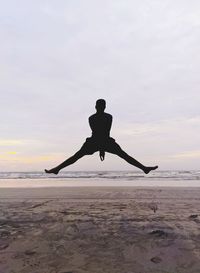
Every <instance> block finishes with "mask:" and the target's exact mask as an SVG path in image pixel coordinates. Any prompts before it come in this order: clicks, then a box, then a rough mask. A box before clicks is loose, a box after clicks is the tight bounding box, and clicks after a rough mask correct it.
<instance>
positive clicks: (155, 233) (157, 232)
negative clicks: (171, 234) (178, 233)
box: [149, 229, 168, 237]
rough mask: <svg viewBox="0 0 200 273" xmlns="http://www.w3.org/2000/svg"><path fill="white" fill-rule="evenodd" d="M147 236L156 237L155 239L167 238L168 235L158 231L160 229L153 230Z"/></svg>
mask: <svg viewBox="0 0 200 273" xmlns="http://www.w3.org/2000/svg"><path fill="white" fill-rule="evenodd" d="M149 234H151V235H156V236H157V237H167V236H168V234H167V233H166V232H165V231H163V230H160V229H157V230H153V231H151V232H150V233H149Z"/></svg>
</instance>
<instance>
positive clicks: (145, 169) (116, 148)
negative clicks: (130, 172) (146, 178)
mask: <svg viewBox="0 0 200 273" xmlns="http://www.w3.org/2000/svg"><path fill="white" fill-rule="evenodd" d="M106 151H107V152H109V153H112V154H116V155H118V156H119V157H121V158H123V159H124V160H126V162H128V163H129V164H131V165H133V166H135V167H137V168H139V169H141V170H142V171H143V172H144V173H146V174H147V173H149V172H150V171H152V170H155V169H157V168H158V166H153V167H147V166H144V165H143V164H142V163H140V162H139V161H137V160H136V159H135V158H133V157H131V156H130V155H128V154H127V153H126V152H124V151H123V150H122V149H121V147H120V146H119V145H118V144H117V143H116V142H115V143H113V144H112V145H110V146H109V147H108V148H107V149H106Z"/></svg>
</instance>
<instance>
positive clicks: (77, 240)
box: [0, 187, 200, 273]
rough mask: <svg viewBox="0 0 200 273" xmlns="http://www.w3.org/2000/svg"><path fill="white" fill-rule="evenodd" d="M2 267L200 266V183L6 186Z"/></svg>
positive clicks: (59, 271)
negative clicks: (177, 185)
mask: <svg viewBox="0 0 200 273" xmlns="http://www.w3.org/2000/svg"><path fill="white" fill-rule="evenodd" d="M0 206H1V209H0V273H86V272H87V273H149V272H152V273H199V272H200V212H199V208H200V189H199V188H165V187H162V188H147V187H145V188H144V187H143V188H142V187H132V188H130V187H106V188H105V187H76V188H70V187H59V188H56V187H54V188H20V189H16V188H1V190H0Z"/></svg>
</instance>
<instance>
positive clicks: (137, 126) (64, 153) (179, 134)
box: [0, 0, 200, 171]
mask: <svg viewBox="0 0 200 273" xmlns="http://www.w3.org/2000/svg"><path fill="white" fill-rule="evenodd" d="M0 36H1V43H0V72H1V73H0V92H1V93H0V102H1V105H0V106H1V107H0V171H40V170H43V169H44V168H52V167H54V166H55V164H58V163H60V162H62V161H63V160H65V159H66V158H67V157H69V156H71V155H73V154H74V153H75V152H76V151H77V150H78V149H79V148H80V147H81V146H82V144H83V142H84V141H85V139H86V137H89V136H90V135H91V132H90V128H89V125H88V117H89V116H90V115H91V114H93V113H95V108H94V106H95V101H96V100H97V99H99V98H104V99H105V100H106V102H107V108H106V112H108V113H110V114H112V115H113V126H112V130H111V136H112V137H113V138H115V140H116V142H117V143H119V144H120V146H121V147H122V149H124V150H125V151H126V152H127V153H129V154H130V155H131V156H133V157H135V158H136V159H137V160H139V161H141V162H142V163H143V164H145V165H157V164H158V165H159V167H160V170H167V169H180V170H184V169H186V170H188V169H199V168H200V165H199V161H200V141H199V136H200V88H199V87H200V77H199V72H200V46H199V45H200V1H199V0H192V1H188V0H166V1H160V0H124V1H121V0H120V1H118V0H101V1H97V0H96V1H95V0H90V1H89V0H84V1H79V0H75V1H66V0H59V1H55V0H54V1H51V0H49V1H43V0H30V1H27V0H26V1H25V0H16V1H14V0H7V1H1V9H0ZM65 170H66V171H67V170H69V171H70V170H77V171H79V170H89V171H92V170H137V169H136V168H134V167H133V166H131V165H129V164H128V163H127V162H125V161H123V160H122V159H121V158H118V157H117V156H115V155H111V154H108V153H107V154H106V159H105V161H103V162H101V161H100V159H99V156H98V153H95V154H93V155H92V156H85V157H84V158H82V159H80V160H79V161H78V162H76V163H75V164H74V165H72V166H69V167H68V168H66V169H65Z"/></svg>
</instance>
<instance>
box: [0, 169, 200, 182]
mask: <svg viewBox="0 0 200 273" xmlns="http://www.w3.org/2000/svg"><path fill="white" fill-rule="evenodd" d="M49 178H51V179H87V180H90V179H91V180H92V179H98V180H99V179H100V180H105V179H109V180H126V181H134V180H149V179H150V180H200V171H199V170H197V171H194V170H191V171H185V170H183V171H180V170H177V171H171V170H170V171H154V172H152V173H149V174H148V175H145V174H142V173H141V172H139V171H73V172H72V171H65V172H64V171H62V172H60V173H59V174H58V175H54V174H46V173H45V172H0V179H49Z"/></svg>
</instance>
